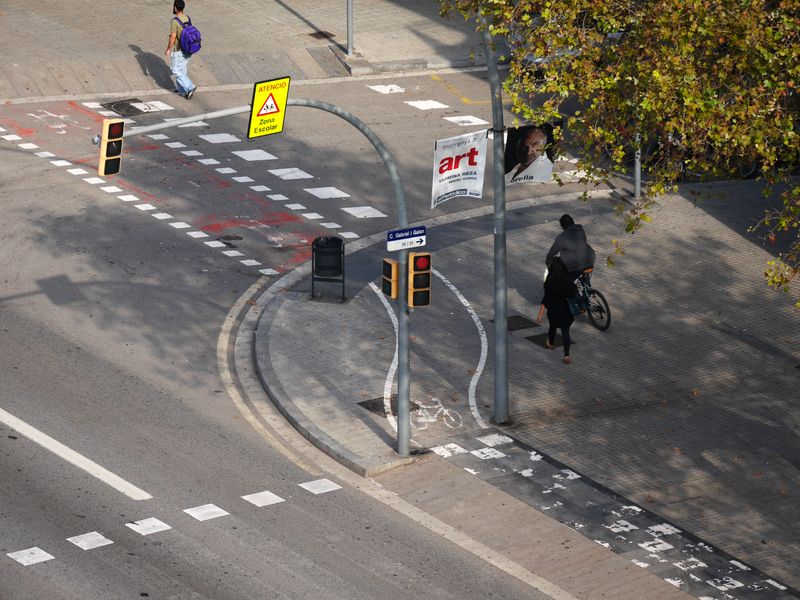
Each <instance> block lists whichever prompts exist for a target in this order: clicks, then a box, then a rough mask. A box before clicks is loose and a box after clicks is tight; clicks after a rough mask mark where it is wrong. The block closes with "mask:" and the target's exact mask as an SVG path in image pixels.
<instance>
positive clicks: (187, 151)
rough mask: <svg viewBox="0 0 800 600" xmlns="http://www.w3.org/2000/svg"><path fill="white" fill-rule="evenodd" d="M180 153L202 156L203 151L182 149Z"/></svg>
mask: <svg viewBox="0 0 800 600" xmlns="http://www.w3.org/2000/svg"><path fill="white" fill-rule="evenodd" d="M181 154H183V155H184V156H203V153H202V152H200V151H199V150H182V151H181Z"/></svg>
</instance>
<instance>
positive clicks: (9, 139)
mask: <svg viewBox="0 0 800 600" xmlns="http://www.w3.org/2000/svg"><path fill="white" fill-rule="evenodd" d="M2 137H3V139H4V140H5V141H7V142H18V141H20V140H21V139H22V138H21V137H19V136H18V135H14V134H13V133H10V134H8V135H4V136H2Z"/></svg>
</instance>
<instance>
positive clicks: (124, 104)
mask: <svg viewBox="0 0 800 600" xmlns="http://www.w3.org/2000/svg"><path fill="white" fill-rule="evenodd" d="M135 104H142V101H141V100H139V99H138V98H126V99H125V100H114V101H113V102H106V103H105V104H101V105H100V106H102V107H103V108H105V109H107V110H110V111H113V112H115V113H117V114H118V115H120V116H121V117H133V116H135V115H141V114H142V113H144V112H145V111H144V110H143V109H141V108H139V107H137V106H134V105H135Z"/></svg>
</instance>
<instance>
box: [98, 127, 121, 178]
mask: <svg viewBox="0 0 800 600" xmlns="http://www.w3.org/2000/svg"><path fill="white" fill-rule="evenodd" d="M124 132H125V122H124V121H123V120H122V119H103V133H102V135H101V136H100V163H99V164H98V165H97V172H98V173H99V174H100V175H116V174H117V173H119V168H120V163H121V162H122V134H123V133H124Z"/></svg>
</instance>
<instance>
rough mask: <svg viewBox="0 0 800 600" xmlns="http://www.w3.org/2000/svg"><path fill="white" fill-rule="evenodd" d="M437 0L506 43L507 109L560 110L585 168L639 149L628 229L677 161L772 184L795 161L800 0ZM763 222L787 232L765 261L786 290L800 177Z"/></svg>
mask: <svg viewBox="0 0 800 600" xmlns="http://www.w3.org/2000/svg"><path fill="white" fill-rule="evenodd" d="M440 2H441V5H442V12H443V13H444V14H447V13H450V12H453V11H457V12H460V13H461V14H462V15H463V16H465V17H466V18H475V19H476V24H477V26H478V27H482V26H484V25H485V26H488V27H489V29H490V33H491V34H492V36H493V38H494V39H505V40H507V41H508V43H509V46H510V56H509V57H508V58H509V71H508V77H507V78H506V80H505V82H504V88H505V90H506V93H507V94H508V97H509V98H510V100H511V102H512V110H513V111H514V112H515V113H516V114H518V115H519V116H520V118H521V119H523V120H526V121H532V122H534V123H543V122H547V121H554V120H557V119H560V118H562V117H564V116H566V117H567V124H568V127H567V129H568V130H569V132H570V135H571V136H573V139H572V140H571V141H572V143H573V144H578V146H579V148H581V149H582V153H581V154H582V155H581V166H582V167H583V168H584V169H585V170H587V172H588V174H589V177H590V178H594V177H605V176H608V175H609V174H610V173H613V172H614V171H619V170H624V169H626V168H627V167H628V164H629V161H630V160H631V157H632V154H633V152H634V150H635V149H636V148H639V149H640V150H641V151H642V152H643V154H644V157H645V158H644V165H643V168H644V169H645V171H646V176H647V178H646V181H647V185H646V188H645V192H646V193H645V194H643V196H642V200H641V201H640V202H639V203H638V204H636V205H634V206H632V207H628V208H627V209H624V210H623V212H624V215H625V219H626V229H627V230H628V231H631V232H633V231H636V230H637V228H638V227H640V226H641V225H642V223H643V222H647V221H648V220H649V216H648V210H649V209H650V208H652V206H653V202H654V199H655V198H656V197H657V196H658V195H660V194H663V193H664V192H666V191H670V190H673V189H674V188H675V183H676V182H677V181H678V180H679V178H680V177H681V176H682V175H684V174H685V173H686V171H691V172H696V173H703V174H704V175H705V176H708V177H730V176H735V175H737V174H740V173H741V171H742V170H743V169H744V170H745V171H747V170H750V166H752V165H758V167H759V173H760V174H761V176H763V177H764V178H765V179H767V180H768V181H770V182H772V183H775V182H777V181H779V180H782V179H785V178H788V177H789V176H790V175H791V173H792V170H793V169H796V167H797V166H798V165H800V91H798V87H800V0H440ZM556 133H557V134H560V130H558V129H557V131H556ZM760 225H761V229H760V231H761V232H762V233H763V235H764V237H765V238H766V239H774V236H781V235H783V236H789V238H790V240H791V243H790V247H789V251H788V252H787V253H786V254H783V255H781V256H780V257H779V259H778V260H776V261H773V262H771V263H770V264H769V265H768V266H767V271H766V276H767V280H768V282H769V284H770V285H773V286H775V287H780V288H784V289H788V286H789V283H790V281H791V280H792V279H793V278H795V277H797V276H798V274H800V238H798V232H799V231H800V187H797V186H795V187H794V188H793V189H792V188H791V186H790V191H788V192H786V193H785V194H784V196H783V204H782V207H781V208H779V209H777V210H775V211H773V212H771V213H769V214H767V215H765V218H764V220H763V221H762V223H761V224H760ZM798 305H799V306H800V302H798Z"/></svg>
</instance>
